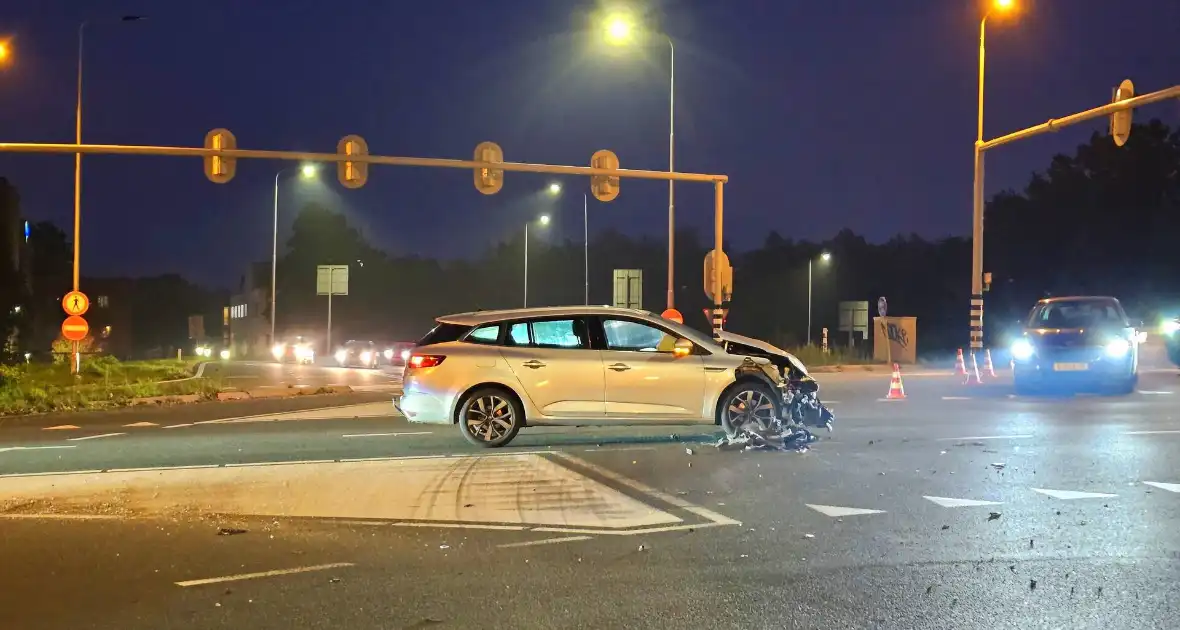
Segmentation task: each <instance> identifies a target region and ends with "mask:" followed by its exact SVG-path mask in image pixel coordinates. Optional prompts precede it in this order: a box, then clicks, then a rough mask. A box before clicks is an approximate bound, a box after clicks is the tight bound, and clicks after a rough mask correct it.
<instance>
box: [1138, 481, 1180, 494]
mask: <svg viewBox="0 0 1180 630" xmlns="http://www.w3.org/2000/svg"><path fill="white" fill-rule="evenodd" d="M1143 483H1145V484H1147V485H1149V486H1153V487H1156V488H1159V489H1160V490H1167V491H1168V492H1180V483H1163V482H1162V481H1144V482H1143Z"/></svg>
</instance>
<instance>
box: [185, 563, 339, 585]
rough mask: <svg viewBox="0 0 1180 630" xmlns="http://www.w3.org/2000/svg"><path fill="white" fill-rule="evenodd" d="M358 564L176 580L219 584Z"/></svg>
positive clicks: (333, 564)
mask: <svg viewBox="0 0 1180 630" xmlns="http://www.w3.org/2000/svg"><path fill="white" fill-rule="evenodd" d="M352 566H356V565H355V564H353V563H351V562H333V563H331V564H317V565H313V566H307V567H294V568H291V569H276V570H273V571H260V572H258V573H239V574H237V575H223V576H221V577H212V578H203V579H200V580H184V581H182V582H176V583H175V584H176V585H177V586H181V587H187V586H203V585H205V584H219V583H222V582H239V581H242V580H255V579H258V578H267V577H278V576H280V575H294V574H296V573H310V572H312V571H327V570H328V569H341V568H344V567H352Z"/></svg>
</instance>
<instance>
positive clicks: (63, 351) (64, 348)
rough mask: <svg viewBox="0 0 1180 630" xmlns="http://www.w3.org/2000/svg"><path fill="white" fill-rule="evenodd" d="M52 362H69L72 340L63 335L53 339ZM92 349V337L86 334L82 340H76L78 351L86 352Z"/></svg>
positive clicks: (72, 348) (72, 346)
mask: <svg viewBox="0 0 1180 630" xmlns="http://www.w3.org/2000/svg"><path fill="white" fill-rule="evenodd" d="M51 347H52V349H53V362H54V363H59V364H60V363H69V361H70V353H72V352H73V351H74V342H72V341H70V340H69V339H66V338H65V337H58V338H57V339H54V340H53V345H52V346H51ZM93 349H94V337H91V336H89V335H87V336H86V337H85V338H84V339H82V341H79V342H78V351H79V352H81V353H83V354H86V353H88V352H90V351H92V350H93Z"/></svg>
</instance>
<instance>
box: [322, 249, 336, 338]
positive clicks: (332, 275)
mask: <svg viewBox="0 0 1180 630" xmlns="http://www.w3.org/2000/svg"><path fill="white" fill-rule="evenodd" d="M335 276H336V268H335V267H328V342H327V344H326V346H325V347H324V352H325V353H327V354H332V289H334V288H335V287H333V286H332V283H333V282H334V280H335Z"/></svg>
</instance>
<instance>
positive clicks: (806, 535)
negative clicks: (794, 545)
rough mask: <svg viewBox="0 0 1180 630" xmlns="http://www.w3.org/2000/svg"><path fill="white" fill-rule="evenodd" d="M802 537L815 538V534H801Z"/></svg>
mask: <svg viewBox="0 0 1180 630" xmlns="http://www.w3.org/2000/svg"><path fill="white" fill-rule="evenodd" d="M803 537H804V538H815V534H803Z"/></svg>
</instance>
